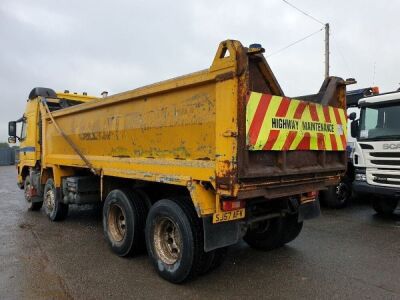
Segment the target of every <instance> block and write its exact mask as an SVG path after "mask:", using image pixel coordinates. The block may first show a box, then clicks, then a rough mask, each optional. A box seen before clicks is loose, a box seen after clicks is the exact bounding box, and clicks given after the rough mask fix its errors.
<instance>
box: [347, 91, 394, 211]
mask: <svg viewBox="0 0 400 300" xmlns="http://www.w3.org/2000/svg"><path fill="white" fill-rule="evenodd" d="M358 106H359V107H360V117H359V119H356V117H357V116H356V113H351V114H350V116H349V119H350V120H351V121H352V122H351V127H350V128H351V136H352V137H354V138H356V141H355V143H354V150H353V155H352V157H353V166H354V181H353V184H352V188H353V190H354V192H356V193H362V194H364V195H366V196H367V197H370V199H371V201H372V206H373V208H374V210H375V211H376V212H377V213H379V214H392V213H393V212H394V210H395V209H396V207H397V205H398V203H399V199H400V198H399V197H400V91H396V92H390V93H384V94H379V95H376V96H371V97H366V98H363V99H361V100H359V102H358Z"/></svg>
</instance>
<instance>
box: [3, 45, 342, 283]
mask: <svg viewBox="0 0 400 300" xmlns="http://www.w3.org/2000/svg"><path fill="white" fill-rule="evenodd" d="M263 52H264V49H263V48H262V47H261V46H260V45H258V44H253V45H251V46H250V47H249V48H247V47H243V46H242V44H241V43H240V42H238V41H234V40H227V41H224V42H222V43H221V44H220V45H219V47H218V50H217V53H216V55H215V58H214V60H213V62H212V64H211V67H210V68H209V69H206V70H203V71H200V72H197V73H192V74H189V75H186V76H182V77H178V78H174V79H170V80H167V81H163V82H160V83H156V84H152V85H149V86H145V87H141V88H138V89H135V90H131V91H128V92H124V93H120V94H116V95H112V96H106V97H103V98H95V97H89V96H87V95H76V94H71V93H66V92H65V93H56V92H54V91H53V90H51V89H46V88H35V89H33V90H32V92H31V94H30V95H29V99H28V100H27V106H26V111H25V113H24V115H23V116H22V118H20V119H19V120H18V121H13V122H10V123H9V135H10V138H9V142H15V141H16V140H17V139H18V140H19V141H20V160H19V163H18V166H17V168H18V185H19V186H20V188H21V189H24V191H25V198H26V200H27V202H28V204H29V209H30V210H39V209H40V208H41V207H42V206H43V207H44V211H45V212H46V214H47V215H48V217H49V218H50V219H51V220H52V221H59V220H62V219H64V218H65V217H66V216H67V214H68V206H69V205H70V204H75V205H76V204H88V203H101V204H102V205H103V228H104V234H105V238H106V240H107V242H108V244H109V245H110V247H111V249H112V250H113V251H114V252H115V253H116V254H117V255H120V256H127V255H133V254H137V253H139V252H141V251H142V250H144V249H145V248H146V247H147V251H148V254H149V256H150V258H151V260H152V262H153V264H154V268H155V269H156V271H157V272H158V274H159V275H160V276H162V277H163V278H165V279H166V280H168V281H171V282H175V283H178V282H183V281H185V280H187V279H189V278H193V277H195V276H197V275H199V274H202V273H205V272H207V271H209V270H211V269H213V268H215V267H217V266H218V265H219V264H220V263H221V262H222V259H223V258H224V256H225V251H226V247H227V246H229V245H232V244H235V243H237V242H238V241H239V240H241V239H242V238H243V239H244V240H245V241H246V242H247V243H248V244H249V245H250V246H252V247H254V248H258V249H262V250H270V249H273V248H277V247H280V246H283V245H284V244H286V243H288V242H290V241H292V240H293V239H295V238H296V237H297V236H298V234H299V233H300V231H301V229H302V225H303V220H305V219H309V218H313V217H317V216H318V215H319V213H320V208H319V203H318V199H317V194H318V191H319V190H322V189H325V188H326V187H327V186H330V185H335V184H337V183H338V182H339V179H340V176H341V175H343V174H344V172H345V168H346V165H347V160H346V152H345V149H346V133H347V130H346V115H345V111H344V109H345V107H346V103H345V101H346V99H345V95H346V83H347V82H346V81H344V80H343V79H341V78H337V77H330V78H327V79H326V80H325V81H324V83H323V85H322V87H321V89H320V91H319V92H318V93H317V94H315V95H311V96H310V95H309V96H304V97H296V98H294V99H291V98H288V97H285V96H284V94H283V92H282V90H281V88H280V86H279V84H278V82H277V80H276V79H275V77H274V75H273V73H272V71H271V69H270V67H269V66H268V64H267V62H266V60H265V58H264V56H263V54H262V53H263ZM18 122H21V123H22V125H18V127H21V128H22V129H21V131H20V132H18V134H17V129H16V128H17V123H18Z"/></svg>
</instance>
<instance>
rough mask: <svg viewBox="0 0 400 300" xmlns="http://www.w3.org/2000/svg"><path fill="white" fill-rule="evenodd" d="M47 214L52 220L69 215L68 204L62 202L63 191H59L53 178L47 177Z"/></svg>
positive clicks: (44, 197)
mask: <svg viewBox="0 0 400 300" xmlns="http://www.w3.org/2000/svg"><path fill="white" fill-rule="evenodd" d="M43 203H44V208H45V212H46V215H47V216H48V217H49V219H50V220H52V221H61V220H64V219H65V218H66V217H67V215H68V204H64V203H62V202H61V193H60V192H59V191H57V189H56V186H55V185H54V180H53V179H52V178H49V179H47V182H46V185H45V187H44V193H43Z"/></svg>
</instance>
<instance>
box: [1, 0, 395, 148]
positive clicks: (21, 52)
mask: <svg viewBox="0 0 400 300" xmlns="http://www.w3.org/2000/svg"><path fill="white" fill-rule="evenodd" d="M292 2H293V3H294V4H295V5H298V6H301V8H302V9H304V10H305V11H307V12H310V13H312V14H313V15H315V16H316V17H317V18H318V19H321V20H323V21H324V22H325V21H329V22H330V24H331V29H332V39H331V74H332V75H337V76H341V77H355V78H356V79H357V80H358V82H359V84H358V86H355V87H354V88H356V87H364V86H371V85H372V84H375V85H379V86H380V87H381V90H383V91H389V90H393V89H395V88H397V87H398V82H399V81H400V78H399V77H398V71H397V70H399V69H400V62H399V61H398V60H396V58H397V57H396V55H397V53H398V50H399V42H398V41H397V39H396V36H397V35H398V32H397V29H398V28H399V25H400V24H399V23H400V21H399V19H398V18H397V12H398V11H399V9H400V3H398V2H394V1H388V0H386V1H379V2H373V3H369V4H368V5H365V2H364V1H361V0H357V1H351V2H349V1H344V0H340V1H331V2H326V1H318V2H315V1H311V0H304V1H301V2H300V1H294V0H293V1H292ZM318 28H321V25H320V24H318V23H316V22H314V21H313V20H311V19H309V18H307V17H305V16H304V15H302V14H300V13H299V12H297V11H295V10H294V9H293V8H291V7H289V6H287V5H286V4H284V3H283V2H282V1H280V0H274V1H239V0H231V1H228V0H221V1H211V0H203V1H184V0H176V1H150V0H148V1H145V0H136V1H128V0H126V1H122V0H120V1H94V0H87V1H77V0H69V1H51V0H37V1H30V0H20V1H12V0H2V1H1V2H0V41H1V45H0V90H1V97H2V100H1V102H0V103H1V104H2V109H1V110H0V141H1V140H5V139H6V138H7V132H6V131H7V121H8V120H12V119H17V118H18V117H20V116H21V115H22V113H23V110H24V106H25V99H26V98H27V95H28V93H29V92H30V90H31V89H32V88H33V87H35V86H45V87H50V88H53V89H55V90H64V89H68V90H70V91H77V92H83V91H86V92H88V93H90V94H94V95H99V94H100V93H101V91H103V90H108V91H109V92H110V93H111V94H112V93H118V92H122V91H126V90H130V89H133V88H136V87H139V86H141V85H145V84H149V83H153V82H157V81H160V80H164V79H168V78H170V77H175V76H179V75H183V74H186V73H190V72H193V71H197V70H200V69H204V68H207V67H208V66H209V65H210V64H211V62H212V59H213V57H214V54H215V51H216V48H217V46H218V43H219V42H220V41H222V40H224V39H227V38H234V39H238V40H240V41H242V43H243V44H244V45H248V44H250V43H254V42H260V43H261V44H262V45H263V46H264V47H265V48H266V51H267V54H268V53H272V52H274V51H276V50H278V49H280V48H282V47H284V46H286V45H288V44H290V43H291V42H293V41H295V40H298V39H299V38H302V37H303V36H305V35H307V34H309V33H311V32H314V31H316V30H318ZM323 47H324V35H323V32H321V33H318V34H316V35H314V36H313V37H311V38H309V39H307V40H305V41H304V42H301V43H299V44H297V45H295V46H293V47H291V48H288V49H287V50H285V51H283V52H281V53H279V54H276V55H273V56H271V57H269V58H268V61H269V63H270V65H271V67H272V69H273V71H274V72H275V75H276V77H277V78H278V80H279V82H280V84H281V86H282V88H283V89H284V91H285V93H286V94H287V95H301V94H308V93H311V92H314V91H316V90H317V89H319V87H320V85H321V83H322V81H323V74H324V56H323V53H324V48H323ZM374 65H375V66H376V67H375V75H374Z"/></svg>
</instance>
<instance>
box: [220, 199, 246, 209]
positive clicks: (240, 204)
mask: <svg viewBox="0 0 400 300" xmlns="http://www.w3.org/2000/svg"><path fill="white" fill-rule="evenodd" d="M244 206H245V202H244V201H241V200H237V199H234V200H222V202H221V209H222V210H223V211H231V210H236V209H240V208H244Z"/></svg>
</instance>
